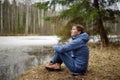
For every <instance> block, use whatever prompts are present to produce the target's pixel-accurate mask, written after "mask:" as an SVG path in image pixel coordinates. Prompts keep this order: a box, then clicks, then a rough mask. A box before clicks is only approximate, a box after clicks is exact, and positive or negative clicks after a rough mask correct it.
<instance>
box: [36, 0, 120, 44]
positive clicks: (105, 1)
mask: <svg viewBox="0 0 120 80" xmlns="http://www.w3.org/2000/svg"><path fill="white" fill-rule="evenodd" d="M116 2H118V0H51V1H46V2H42V3H38V4H37V7H39V8H46V5H47V7H48V8H53V10H54V7H55V6H56V5H58V4H60V5H62V6H65V7H66V9H65V10H62V11H61V13H60V16H61V17H62V18H66V19H68V18H69V21H68V24H67V25H66V28H68V27H70V23H80V24H82V25H85V24H86V23H87V24H89V23H91V22H92V21H93V22H94V24H95V28H96V30H97V33H99V35H100V38H101V43H102V46H108V45H109V40H108V37H107V32H106V30H105V26H104V25H103V22H104V21H105V20H111V19H112V20H114V19H115V15H114V14H115V12H114V11H112V10H108V9H106V8H107V7H108V6H110V5H112V4H114V3H116ZM111 14H112V15H111ZM64 30H65V31H64V32H67V33H68V30H66V29H64ZM64 34H66V33H64ZM66 35H68V34H66ZM66 35H65V36H66Z"/></svg>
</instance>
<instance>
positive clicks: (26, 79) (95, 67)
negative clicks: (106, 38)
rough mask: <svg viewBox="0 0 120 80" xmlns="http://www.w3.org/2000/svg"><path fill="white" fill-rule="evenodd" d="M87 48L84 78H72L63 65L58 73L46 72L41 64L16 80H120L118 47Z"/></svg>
mask: <svg viewBox="0 0 120 80" xmlns="http://www.w3.org/2000/svg"><path fill="white" fill-rule="evenodd" d="M89 48H90V59H89V67H88V72H87V74H86V75H85V76H77V77H72V76H71V75H70V72H69V71H68V69H67V68H66V67H65V66H64V64H63V65H62V71H60V72H50V71H47V70H46V69H45V68H44V64H43V65H40V66H38V67H34V68H32V69H31V70H29V71H27V72H25V73H24V74H22V75H21V76H20V77H19V78H17V79H16V80H120V46H112V47H107V48H102V47H100V46H90V47H89Z"/></svg>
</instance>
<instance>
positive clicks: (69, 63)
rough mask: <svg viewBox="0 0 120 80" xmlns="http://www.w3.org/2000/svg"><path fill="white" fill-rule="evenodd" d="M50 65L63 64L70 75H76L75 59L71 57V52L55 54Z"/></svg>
mask: <svg viewBox="0 0 120 80" xmlns="http://www.w3.org/2000/svg"><path fill="white" fill-rule="evenodd" d="M52 63H60V64H62V63H64V64H65V65H66V67H67V68H68V69H69V70H70V72H71V73H77V72H76V67H75V59H74V57H72V52H69V53H55V55H54V57H53V60H52Z"/></svg>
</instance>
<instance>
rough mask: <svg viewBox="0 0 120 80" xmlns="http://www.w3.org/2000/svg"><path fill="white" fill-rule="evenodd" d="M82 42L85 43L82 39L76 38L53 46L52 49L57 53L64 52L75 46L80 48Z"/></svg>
mask: <svg viewBox="0 0 120 80" xmlns="http://www.w3.org/2000/svg"><path fill="white" fill-rule="evenodd" d="M84 44H85V43H84V42H83V40H82V39H80V38H78V39H75V40H72V41H71V42H69V43H67V44H65V45H62V46H58V45H57V46H53V49H54V50H55V51H56V52H58V53H64V52H68V51H71V50H74V49H77V48H81V47H82V46H83V45H84Z"/></svg>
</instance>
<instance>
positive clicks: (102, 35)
mask: <svg viewBox="0 0 120 80" xmlns="http://www.w3.org/2000/svg"><path fill="white" fill-rule="evenodd" d="M94 7H95V9H97V10H98V17H97V19H96V21H97V26H98V27H97V28H98V32H99V34H100V38H101V42H102V46H108V45H109V40H108V37H107V33H106V31H105V29H104V26H103V21H102V19H101V13H100V10H99V3H98V0H94Z"/></svg>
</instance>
